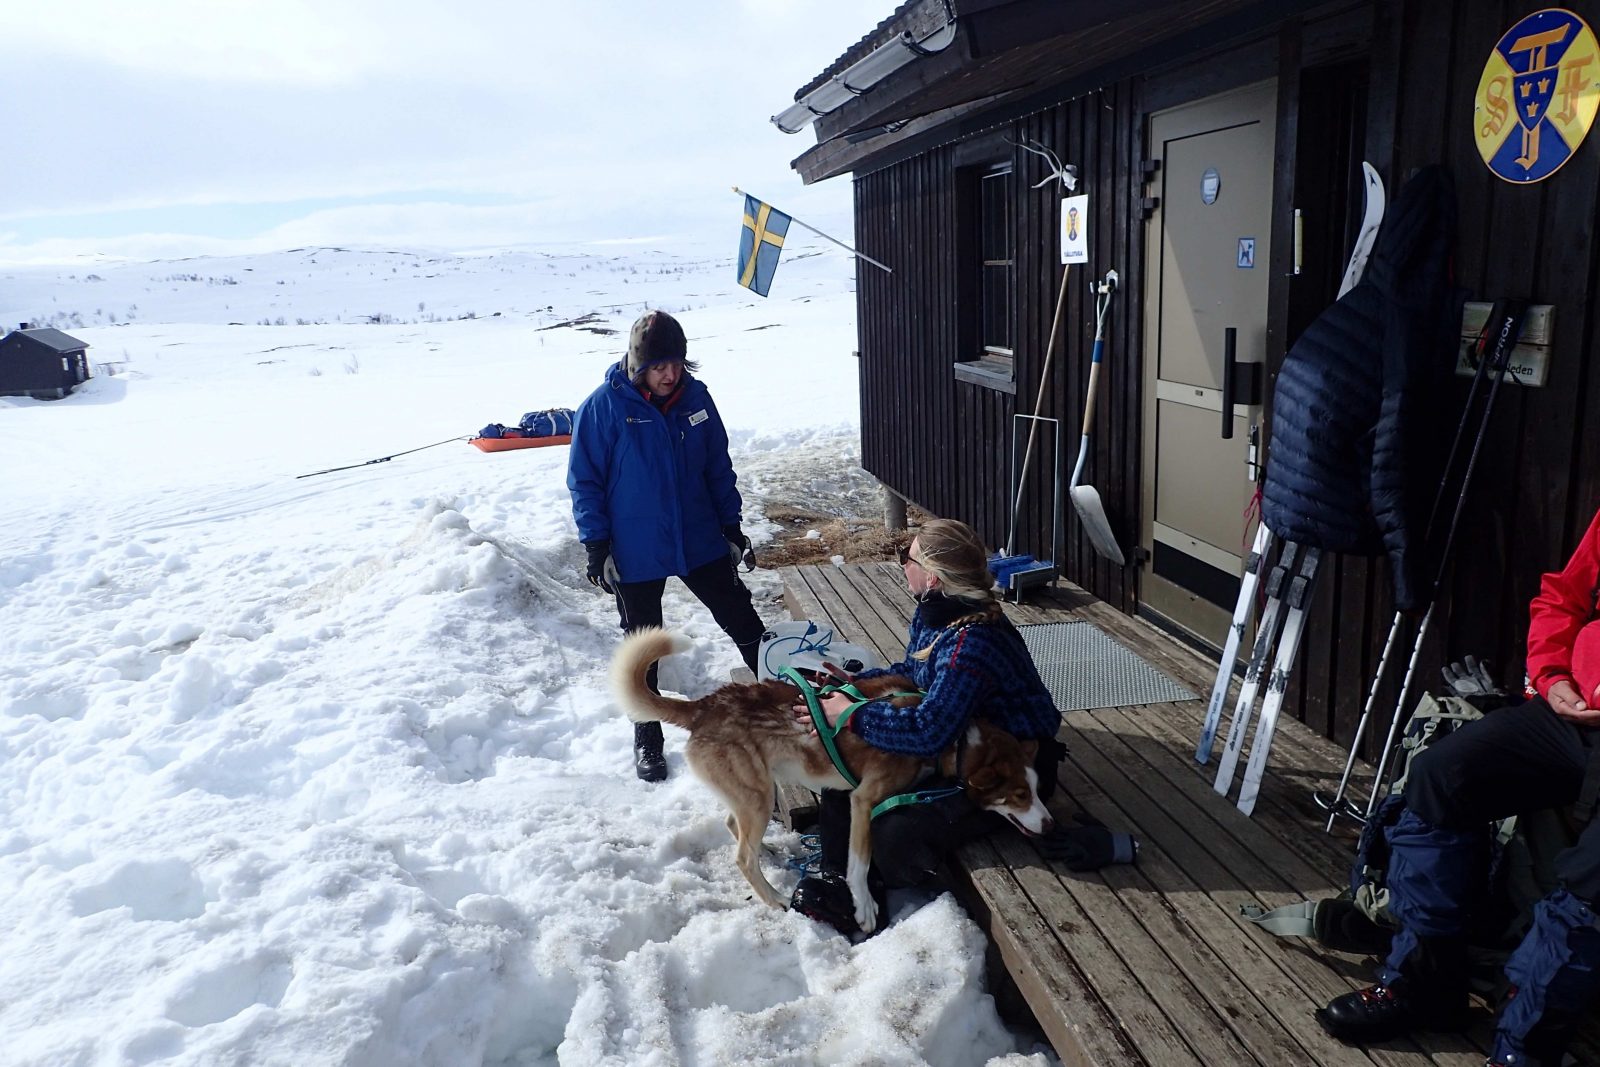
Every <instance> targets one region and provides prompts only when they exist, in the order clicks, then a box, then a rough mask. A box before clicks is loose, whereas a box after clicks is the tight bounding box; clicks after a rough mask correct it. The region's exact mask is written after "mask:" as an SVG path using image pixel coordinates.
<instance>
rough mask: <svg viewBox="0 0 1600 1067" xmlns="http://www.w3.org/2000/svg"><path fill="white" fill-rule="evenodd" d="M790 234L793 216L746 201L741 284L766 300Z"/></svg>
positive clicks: (749, 200) (741, 251) (740, 251)
mask: <svg viewBox="0 0 1600 1067" xmlns="http://www.w3.org/2000/svg"><path fill="white" fill-rule="evenodd" d="M788 232H789V216H788V215H785V214H784V213H783V212H781V211H779V210H778V209H777V208H775V207H773V206H772V205H771V204H764V203H762V202H761V201H760V200H757V199H756V198H755V197H753V196H749V195H746V196H745V198H744V228H743V229H742V230H740V231H739V274H738V277H739V284H740V285H742V286H744V287H745V288H746V289H751V290H754V291H755V292H757V293H760V294H761V295H762V296H766V295H767V290H768V289H771V288H772V276H773V275H774V274H776V273H777V271H778V256H779V255H780V254H781V253H782V252H783V239H784V237H785V235H787V234H788Z"/></svg>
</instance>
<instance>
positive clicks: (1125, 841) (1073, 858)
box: [1034, 811, 1139, 871]
mask: <svg viewBox="0 0 1600 1067" xmlns="http://www.w3.org/2000/svg"><path fill="white" fill-rule="evenodd" d="M1072 821H1073V822H1075V823H1077V825H1076V826H1062V825H1057V826H1056V828H1055V829H1054V830H1051V831H1050V832H1049V833H1047V834H1045V835H1044V836H1042V837H1040V838H1038V839H1037V840H1036V841H1035V842H1034V844H1036V845H1037V846H1038V847H1039V851H1040V852H1041V853H1043V854H1044V857H1045V858H1046V859H1049V860H1054V861H1056V862H1057V863H1060V864H1062V865H1063V866H1065V867H1066V868H1067V869H1068V870H1070V871H1097V870H1099V869H1100V868H1101V867H1105V866H1107V865H1108V864H1112V863H1132V862H1133V861H1134V860H1136V859H1138V858H1139V842H1138V841H1136V840H1135V839H1134V837H1133V835H1131V834H1124V833H1119V832H1118V831H1116V830H1109V829H1107V828H1106V827H1105V826H1104V825H1102V824H1101V823H1100V822H1098V821H1096V820H1095V819H1093V818H1091V817H1090V816H1088V815H1086V814H1084V813H1083V812H1081V811H1080V812H1077V813H1076V814H1074V815H1073V816H1072Z"/></svg>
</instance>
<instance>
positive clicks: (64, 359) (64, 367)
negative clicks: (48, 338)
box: [61, 356, 72, 370]
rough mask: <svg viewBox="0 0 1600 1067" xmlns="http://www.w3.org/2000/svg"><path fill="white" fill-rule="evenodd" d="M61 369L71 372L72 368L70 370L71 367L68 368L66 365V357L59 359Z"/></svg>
mask: <svg viewBox="0 0 1600 1067" xmlns="http://www.w3.org/2000/svg"><path fill="white" fill-rule="evenodd" d="M61 369H62V370H71V369H72V368H71V367H70V366H69V365H68V364H67V357H66V356H62V357H61Z"/></svg>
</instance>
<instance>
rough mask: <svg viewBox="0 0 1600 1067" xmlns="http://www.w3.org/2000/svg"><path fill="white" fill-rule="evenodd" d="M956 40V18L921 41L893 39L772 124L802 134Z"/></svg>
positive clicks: (906, 33)
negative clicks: (918, 60) (823, 117)
mask: <svg viewBox="0 0 1600 1067" xmlns="http://www.w3.org/2000/svg"><path fill="white" fill-rule="evenodd" d="M955 39H956V21H955V19H953V18H952V19H950V20H949V21H948V22H946V23H945V24H944V25H943V26H941V27H939V28H938V29H936V30H934V31H933V32H932V33H930V34H928V35H927V36H926V37H923V38H922V39H921V40H918V39H916V38H914V37H912V36H911V33H910V31H907V30H902V31H900V33H899V34H898V35H897V36H895V37H894V38H893V39H891V40H889V41H886V42H884V43H883V44H881V45H879V46H878V47H877V48H875V49H873V50H872V51H871V52H869V53H868V54H867V55H866V57H865V58H863V59H860V60H857V61H856V62H855V63H853V64H851V65H850V66H849V67H846V68H845V70H844V71H843V72H842V73H839V74H835V75H834V76H833V77H832V78H829V79H828V80H827V81H825V82H823V83H822V84H821V85H819V86H817V87H816V88H815V89H813V90H811V91H810V92H809V93H806V94H805V95H804V96H802V97H801V98H800V99H799V100H797V101H795V102H794V103H793V104H792V105H790V106H789V107H787V108H785V109H784V110H783V111H780V112H779V113H778V114H776V115H774V116H772V124H773V125H774V126H776V127H778V129H780V130H782V131H783V132H784V133H799V132H800V131H801V130H803V129H805V128H806V127H807V126H809V125H810V124H811V123H812V122H813V121H815V120H816V118H817V117H818V116H819V115H826V114H828V113H829V112H831V111H835V110H837V109H838V108H839V107H841V106H843V105H844V104H845V103H846V102H848V101H850V100H852V99H854V98H855V97H858V96H861V95H862V94H864V93H866V92H867V91H869V90H870V89H872V88H873V87H874V86H875V85H877V84H878V83H879V82H881V81H883V80H884V79H885V78H887V77H888V76H889V75H891V74H893V73H894V72H895V71H897V70H899V69H900V68H901V67H904V66H905V65H907V64H908V63H910V62H911V61H912V60H915V59H918V58H921V57H922V56H931V55H936V54H937V53H939V52H943V51H944V50H945V49H946V48H949V47H950V46H951V45H952V44H954V43H955Z"/></svg>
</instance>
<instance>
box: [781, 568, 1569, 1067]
mask: <svg viewBox="0 0 1600 1067" xmlns="http://www.w3.org/2000/svg"><path fill="white" fill-rule="evenodd" d="M782 574H783V578H784V585H785V596H786V600H787V603H788V607H789V609H790V612H791V614H793V615H794V616H795V617H796V618H809V619H813V620H823V619H826V620H829V621H830V622H831V623H832V625H833V626H834V628H835V631H836V632H837V633H838V634H839V635H840V636H841V637H843V638H845V639H848V640H850V641H853V642H855V643H858V644H865V645H870V646H874V647H876V648H878V649H879V650H880V651H881V652H882V653H883V654H884V656H885V658H886V659H887V660H889V661H891V662H892V661H894V660H897V659H899V658H900V657H901V656H902V655H903V653H904V650H905V634H906V624H907V622H908V621H909V619H910V616H911V612H912V610H913V608H914V607H915V604H914V602H913V601H912V599H911V597H910V595H909V594H908V593H907V592H906V589H905V583H904V581H903V579H902V578H901V574H900V570H899V568H897V567H895V566H894V565H893V564H888V563H871V564H850V565H846V566H843V567H833V566H823V567H799V568H785V569H784V571H783V572H782ZM1006 611H1007V614H1008V615H1010V616H1011V618H1012V619H1013V621H1015V622H1017V623H1019V624H1026V623H1033V622H1061V621H1067V620H1068V619H1072V618H1079V619H1086V620H1088V621H1091V622H1093V623H1094V624H1095V625H1096V626H1098V627H1099V628H1100V629H1102V630H1104V631H1105V632H1106V633H1108V634H1110V635H1111V636H1112V637H1113V638H1115V639H1116V640H1118V641H1120V642H1121V643H1122V644H1124V645H1125V646H1127V647H1128V648H1130V649H1132V650H1133V651H1135V652H1137V653H1138V654H1139V655H1140V656H1142V657H1143V658H1144V659H1145V660H1146V661H1148V662H1149V663H1151V664H1152V665H1154V666H1155V667H1157V668H1159V669H1160V670H1162V671H1164V672H1166V673H1167V674H1169V675H1171V676H1172V677H1173V678H1175V679H1177V680H1178V681H1180V682H1182V683H1184V684H1185V685H1186V686H1187V687H1188V688H1190V689H1191V690H1193V691H1194V692H1197V693H1200V694H1202V697H1201V699H1199V700H1191V701H1185V702H1182V703H1167V704H1152V705H1145V706H1136V707H1119V708H1109V709H1105V710H1100V711H1078V712H1070V713H1068V714H1066V715H1064V716H1063V725H1062V729H1061V734H1060V737H1061V739H1062V740H1063V741H1064V742H1066V744H1067V745H1068V747H1069V749H1070V753H1069V755H1068V757H1067V762H1066V763H1065V764H1064V765H1063V768H1062V776H1061V784H1062V792H1061V793H1059V794H1058V795H1057V797H1056V800H1055V802H1054V803H1053V804H1052V805H1051V807H1052V808H1053V809H1054V810H1055V813H1056V815H1057V818H1058V819H1060V818H1067V817H1070V814H1071V813H1072V812H1073V811H1075V810H1083V811H1087V812H1088V813H1089V814H1091V815H1093V816H1095V817H1096V818H1098V819H1100V820H1101V821H1102V822H1104V823H1105V824H1106V825H1108V826H1111V827H1113V828H1116V829H1123V830H1128V831H1130V832H1132V833H1133V834H1135V835H1136V836H1137V837H1138V838H1139V840H1140V841H1141V843H1142V846H1143V847H1142V850H1141V852H1140V858H1139V862H1138V864H1137V865H1135V866H1122V867H1109V868H1106V869H1105V870H1104V871H1101V872H1098V873H1094V874H1074V873H1072V872H1069V871H1068V870H1066V868H1064V867H1059V866H1055V865H1052V864H1050V863H1049V862H1047V861H1046V860H1044V859H1043V858H1042V857H1041V856H1040V855H1039V854H1038V852H1036V851H1035V850H1034V849H1033V847H1032V846H1031V845H1030V844H1029V843H1028V842H1027V841H1026V840H1025V839H1024V838H1023V837H1022V836H1021V835H1017V834H1004V835H996V836H994V837H993V838H991V839H990V840H985V841H979V842H977V843H975V844H972V845H970V846H967V847H966V848H964V849H963V850H962V851H961V852H960V854H959V856H958V864H957V865H958V868H959V870H958V872H957V877H958V881H959V882H961V883H963V884H962V886H961V889H962V891H963V896H964V897H965V903H966V904H967V906H968V908H969V910H970V911H971V913H972V914H973V916H974V918H975V919H976V920H977V921H978V922H979V923H980V924H981V925H983V926H984V927H985V928H986V929H987V930H988V932H989V935H990V937H991V938H992V940H993V943H994V946H995V948H996V950H997V954H998V957H999V958H1000V960H1001V961H1003V963H1004V967H1005V970H1006V971H1007V972H1008V973H1009V975H1010V979H1011V981H1013V982H1014V983H1015V986H1016V988H1017V989H1018V990H1020V992H1021V994H1022V996H1023V997H1024V998H1025V999H1026V1001H1027V1003H1028V1005H1029V1007H1030V1008H1031V1010H1032V1012H1033V1015H1034V1017H1035V1018H1036V1019H1037V1020H1038V1022H1039V1024H1040V1025H1041V1027H1042V1028H1043V1029H1044V1031H1045V1033H1046V1034H1047V1035H1048V1037H1049V1039H1050V1041H1051V1043H1052V1044H1053V1045H1054V1046H1055V1049H1056V1052H1057V1054H1058V1055H1059V1056H1060V1057H1061V1059H1062V1062H1063V1063H1066V1064H1068V1065H1073V1067H1080V1065H1095V1067H1110V1065H1123V1064H1131V1065H1141V1064H1142V1065H1148V1067H1182V1065H1186V1064H1187V1065H1196V1067H1199V1065H1216V1064H1229V1065H1234V1064H1244V1065H1249V1064H1260V1065H1261V1067H1286V1065H1300V1064H1305V1065H1323V1064H1329V1065H1339V1067H1363V1065H1370V1064H1381V1065H1385V1067H1413V1065H1422V1064H1439V1065H1441V1067H1481V1064H1482V1063H1483V1060H1484V1055H1485V1052H1486V1051H1487V1049H1488V1046H1489V1040H1490V1022H1491V1021H1490V1015H1489V1013H1488V1011H1487V1010H1481V1011H1480V1012H1479V1018H1478V1020H1477V1024H1476V1025H1475V1026H1474V1028H1473V1029H1472V1030H1471V1031H1469V1032H1468V1033H1466V1034H1464V1035H1447V1034H1428V1035H1422V1036H1419V1037H1418V1038H1416V1039H1412V1040H1401V1041H1394V1042H1390V1043H1387V1044H1384V1045H1381V1046H1374V1047H1372V1048H1370V1049H1367V1050H1361V1049H1355V1048H1349V1047H1346V1046H1345V1045H1342V1044H1340V1043H1339V1042H1337V1041H1334V1040H1332V1039H1331V1038H1329V1037H1327V1036H1326V1035H1325V1034H1323V1032H1322V1030H1321V1029H1320V1028H1319V1027H1318V1026H1317V1023H1316V1021H1315V1020H1314V1019H1313V1018H1312V1011H1313V1010H1314V1009H1315V1008H1317V1007H1319V1006H1321V1005H1322V1004H1324V1003H1326V1002H1327V1001H1328V1000H1329V999H1330V998H1332V997H1334V996H1336V995H1338V994H1340V993H1343V992H1346V991H1347V990H1350V989H1352V988H1356V987H1358V986H1361V985H1365V984H1367V983H1369V982H1370V981H1371V976H1370V975H1371V970H1372V961H1370V960H1363V959H1361V958H1359V957H1355V956H1346V955H1342V954H1339V953H1334V952H1329V951H1326V950H1323V949H1320V948H1319V947H1318V946H1316V945H1314V944H1312V943H1310V942H1302V941H1290V940H1286V939H1280V938H1276V937H1273V936H1271V935H1269V934H1265V933H1262V932H1261V931H1259V930H1257V929H1255V928H1254V927H1252V926H1251V925H1250V924H1249V923H1247V922H1245V921H1244V920H1243V919H1241V918H1240V917H1239V907H1240V905H1243V904H1256V905H1260V906H1262V907H1268V908H1270V907H1276V906H1278V905H1280V904H1288V903H1292V902H1295V901H1299V900H1303V899H1305V898H1306V897H1323V896H1328V895H1331V894H1332V893H1333V892H1334V891H1335V890H1336V889H1337V887H1338V886H1340V885H1341V884H1342V883H1343V881H1344V880H1345V877H1346V873H1347V871H1348V867H1349V861H1350V855H1351V851H1352V842H1353V835H1352V834H1350V833H1349V832H1346V833H1345V834H1343V835H1342V836H1329V835H1327V834H1324V833H1323V831H1322V822H1323V820H1322V817H1321V812H1320V811H1319V810H1318V809H1317V808H1316V806H1315V805H1314V804H1313V803H1312V801H1311V799H1310V795H1311V792H1312V790H1313V789H1327V790H1330V791H1331V790H1332V789H1333V788H1334V787H1335V786H1336V785H1337V783H1338V777H1339V773H1340V771H1341V769H1342V767H1343V761H1344V753H1343V752H1342V751H1340V750H1338V749H1336V748H1335V747H1334V746H1333V745H1332V744H1331V743H1329V742H1327V741H1324V740H1323V739H1321V738H1319V737H1316V736H1314V735H1313V734H1312V733H1311V732H1310V731H1309V730H1307V729H1306V728H1305V727H1303V726H1302V725H1301V724H1299V723H1298V722H1292V721H1291V722H1284V723H1281V724H1280V726H1279V728H1278V732H1277V737H1276V739H1275V742H1274V746H1273V752H1272V758H1271V761H1270V764H1269V768H1268V773H1267V776H1266V779H1265V781H1264V782H1263V785H1262V793H1261V798H1260V801H1259V803H1258V804H1257V807H1256V811H1255V815H1254V817H1253V818H1245V817H1244V816H1243V815H1241V814H1240V813H1239V812H1238V810H1237V809H1235V807H1234V805H1233V801H1232V800H1225V799H1223V798H1222V797H1219V796H1218V795H1217V794H1216V793H1214V792H1213V791H1212V788H1211V781H1212V777H1213V774H1214V767H1215V760H1214V759H1213V761H1212V763H1211V764H1210V765H1209V766H1206V767H1201V766H1199V765H1197V764H1196V763H1195V762H1194V759H1193V753H1194V745H1195V740H1196V738H1197V737H1198V736H1199V731H1200V722H1201V718H1202V717H1203V715H1204V711H1205V697H1206V696H1208V695H1209V693H1210V689H1211V683H1212V681H1213V679H1214V678H1215V675H1216V666H1215V664H1214V663H1212V662H1209V661H1207V660H1205V659H1204V658H1202V657H1201V656H1200V655H1199V654H1197V653H1195V652H1193V651H1191V650H1190V649H1189V648H1188V647H1187V646H1185V645H1183V644H1181V643H1179V642H1177V641H1175V640H1173V639H1172V638H1170V637H1168V636H1167V635H1165V634H1163V633H1161V632H1160V631H1158V630H1156V629H1155V628H1154V627H1151V626H1149V625H1147V624H1146V623H1144V622H1142V621H1140V620H1137V619H1134V618H1132V617H1130V616H1127V615H1124V614H1123V613H1121V612H1119V611H1117V610H1115V609H1113V608H1110V607H1109V606H1107V605H1105V604H1103V603H1100V602H1099V601H1097V600H1095V599H1094V598H1092V597H1090V596H1088V595H1087V594H1085V593H1084V592H1083V591H1082V590H1080V589H1077V588H1076V587H1075V586H1070V585H1067V584H1065V583H1063V584H1062V586H1061V587H1060V588H1058V589H1047V590H1042V591H1039V592H1037V593H1034V594H1031V595H1030V600H1029V602H1028V603H1027V604H1024V605H1021V606H1017V605H1009V604H1008V605H1007V607H1006ZM1235 691H1237V683H1236V684H1235ZM1220 742H1221V738H1220V737H1219V739H1218V748H1219V749H1220V747H1221V744H1220ZM1241 766H1242V765H1241ZM1363 773H1364V775H1365V776H1364V777H1360V778H1358V779H1357V784H1356V786H1355V788H1356V790H1357V792H1356V795H1357V796H1358V797H1364V796H1365V795H1366V793H1367V789H1368V788H1369V786H1370V781H1371V779H1370V772H1369V771H1367V770H1366V769H1365V768H1363ZM1235 790H1237V785H1236V786H1235ZM996 977H997V978H998V976H996ZM1001 992H1003V991H1001V990H997V995H1000V993H1001ZM1574 1052H1575V1054H1577V1055H1578V1057H1579V1060H1580V1062H1584V1063H1600V1055H1596V1054H1595V1049H1594V1048H1593V1047H1592V1046H1590V1047H1586V1048H1585V1049H1581V1050H1579V1049H1575V1050H1574Z"/></svg>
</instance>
